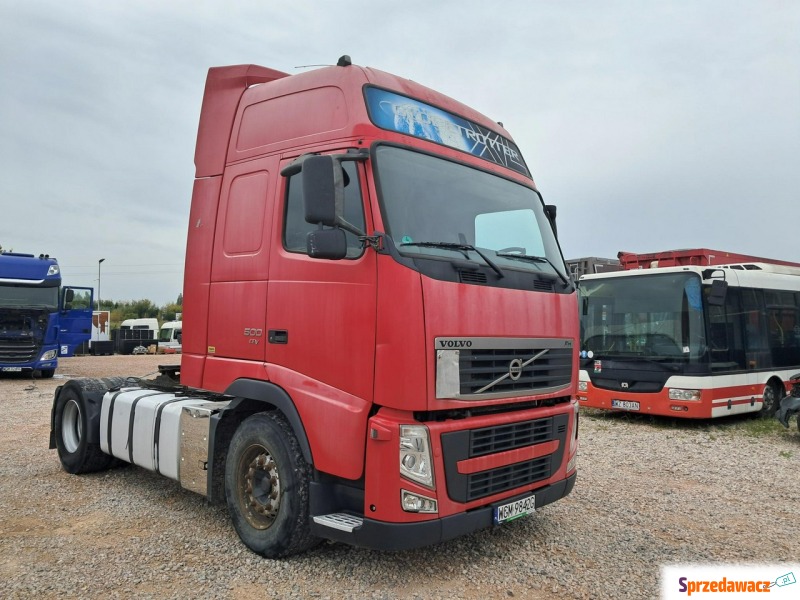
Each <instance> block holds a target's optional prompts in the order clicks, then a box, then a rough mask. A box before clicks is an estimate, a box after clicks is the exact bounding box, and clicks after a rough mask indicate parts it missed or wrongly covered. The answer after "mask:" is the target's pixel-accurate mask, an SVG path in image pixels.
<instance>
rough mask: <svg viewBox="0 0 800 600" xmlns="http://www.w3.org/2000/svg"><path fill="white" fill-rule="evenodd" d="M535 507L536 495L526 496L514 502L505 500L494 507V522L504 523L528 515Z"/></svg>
mask: <svg viewBox="0 0 800 600" xmlns="http://www.w3.org/2000/svg"><path fill="white" fill-rule="evenodd" d="M535 509H536V496H535V495H532V496H528V497H527V498H522V499H521V500H514V502H507V503H506V504H501V505H500V506H496V507H495V509H494V522H495V524H500V523H505V522H507V521H513V520H514V519H519V518H520V517H524V516H525V515H529V514H531V513H532V512H534V510H535Z"/></svg>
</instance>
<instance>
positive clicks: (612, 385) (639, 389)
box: [592, 377, 665, 394]
mask: <svg viewBox="0 0 800 600" xmlns="http://www.w3.org/2000/svg"><path fill="white" fill-rule="evenodd" d="M623 381H625V382H626V383H627V384H628V387H627V388H623V387H622V382H623ZM664 383H665V382H664V381H633V380H630V379H625V380H623V379H622V378H617V379H608V378H606V379H603V378H600V377H593V378H592V384H593V385H594V386H595V387H597V388H600V389H602V390H611V391H614V392H635V393H638V394H656V393H658V392H660V391H661V390H662V389H664Z"/></svg>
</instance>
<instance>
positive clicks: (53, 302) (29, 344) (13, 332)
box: [0, 252, 93, 377]
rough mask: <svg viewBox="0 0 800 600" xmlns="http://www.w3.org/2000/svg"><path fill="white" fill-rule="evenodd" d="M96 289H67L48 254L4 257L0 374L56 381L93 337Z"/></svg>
mask: <svg viewBox="0 0 800 600" xmlns="http://www.w3.org/2000/svg"><path fill="white" fill-rule="evenodd" d="M92 292H93V290H92V288H79V287H62V285H61V269H60V268H59V266H58V261H57V260H56V259H55V258H51V257H50V256H48V255H46V254H40V255H39V256H34V255H33V254H18V253H13V252H3V253H0V374H2V373H29V372H30V373H32V372H34V371H36V372H38V373H39V374H40V375H41V376H42V377H52V376H53V374H54V373H55V370H56V368H57V367H58V357H59V355H60V356H71V355H72V354H73V353H74V351H75V348H76V347H77V346H79V345H80V344H81V343H83V342H84V341H88V340H89V338H90V337H91V332H92V302H93V299H92V296H93V293H92Z"/></svg>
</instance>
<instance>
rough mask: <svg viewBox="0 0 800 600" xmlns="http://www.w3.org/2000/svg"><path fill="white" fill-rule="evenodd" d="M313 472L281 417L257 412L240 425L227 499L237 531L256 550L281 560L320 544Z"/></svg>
mask: <svg viewBox="0 0 800 600" xmlns="http://www.w3.org/2000/svg"><path fill="white" fill-rule="evenodd" d="M310 474H311V469H310V467H309V465H308V463H306V461H305V459H304V458H303V454H302V452H301V450H300V445H299V444H298V442H297V438H296V437H295V436H294V433H293V432H292V429H291V427H290V426H289V424H288V423H287V422H286V420H285V419H284V418H283V416H282V415H280V414H278V413H258V414H255V415H252V416H251V417H248V418H247V419H245V420H244V421H243V422H242V423H241V425H239V428H238V429H237V430H236V433H235V434H234V436H233V439H232V441H231V445H230V448H229V450H228V457H227V460H226V464H225V497H226V500H227V503H228V510H229V511H230V513H231V520H232V521H233V526H234V528H235V529H236V533H238V534H239V537H240V538H241V540H242V541H243V542H244V543H245V545H247V547H248V548H250V549H251V550H252V551H253V552H257V553H258V554H261V555H263V556H266V557H268V558H278V557H282V556H287V555H290V554H295V553H297V552H302V551H303V550H307V549H308V548H311V547H312V546H314V545H316V544H317V543H318V541H319V539H318V538H316V537H315V536H313V535H312V534H311V526H310V516H309V507H308V505H309V481H310Z"/></svg>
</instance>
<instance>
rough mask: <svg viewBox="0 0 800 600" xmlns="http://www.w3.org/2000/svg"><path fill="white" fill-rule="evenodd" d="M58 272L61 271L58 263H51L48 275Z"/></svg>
mask: <svg viewBox="0 0 800 600" xmlns="http://www.w3.org/2000/svg"><path fill="white" fill-rule="evenodd" d="M58 273H59V269H58V265H50V267H49V268H48V269H47V275H48V277H49V276H50V275H58Z"/></svg>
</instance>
